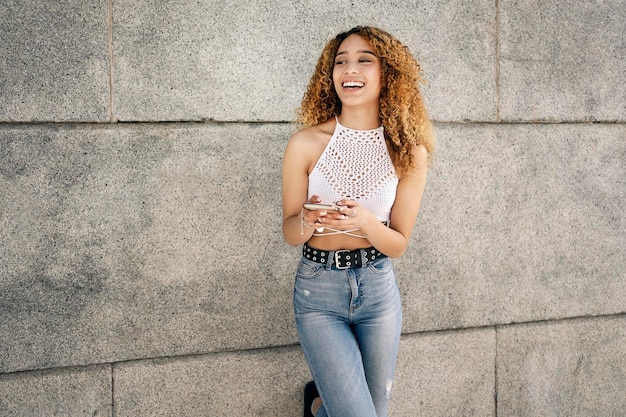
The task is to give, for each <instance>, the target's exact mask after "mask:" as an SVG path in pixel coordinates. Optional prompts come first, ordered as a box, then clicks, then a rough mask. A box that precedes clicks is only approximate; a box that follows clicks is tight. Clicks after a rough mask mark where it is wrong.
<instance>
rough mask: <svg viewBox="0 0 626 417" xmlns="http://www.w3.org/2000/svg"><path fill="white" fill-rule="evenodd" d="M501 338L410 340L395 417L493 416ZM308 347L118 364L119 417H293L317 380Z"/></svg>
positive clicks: (469, 335)
mask: <svg viewBox="0 0 626 417" xmlns="http://www.w3.org/2000/svg"><path fill="white" fill-rule="evenodd" d="M494 361H495V332H494V330H490V329H486V330H477V331H464V332H457V333H440V334H430V335H420V336H409V337H403V339H402V341H401V347H400V358H399V361H398V371H397V373H396V382H395V384H394V385H395V387H394V392H393V394H392V400H391V406H390V408H391V410H390V411H391V414H392V415H394V416H414V415H416V414H419V415H422V414H423V415H429V416H439V415H440V416H450V415H468V414H467V413H470V414H469V415H481V416H489V415H493V411H494V387H495V385H494V384H495V374H494ZM310 378H311V377H310V374H309V371H308V368H307V366H306V362H305V360H304V357H303V356H302V354H301V352H300V348H299V347H297V346H295V347H290V348H277V349H269V350H261V351H253V352H252V351H251V352H233V353H222V354H213V355H201V356H195V357H185V358H172V359H159V360H147V361H137V362H130V363H122V364H118V365H115V368H114V380H115V408H116V410H115V413H116V414H115V415H116V416H119V417H123V416H136V415H151V416H170V415H174V414H176V415H185V416H189V417H193V416H206V415H211V416H241V417H245V416H260V415H269V414H271V415H274V416H284V417H288V416H293V415H299V414H300V413H301V409H302V390H303V388H304V384H305V383H306V382H307V381H309V380H310Z"/></svg>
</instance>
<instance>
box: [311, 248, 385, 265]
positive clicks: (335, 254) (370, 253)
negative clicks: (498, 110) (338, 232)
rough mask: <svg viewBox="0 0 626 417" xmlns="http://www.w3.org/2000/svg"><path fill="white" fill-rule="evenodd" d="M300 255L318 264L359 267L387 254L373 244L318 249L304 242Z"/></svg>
mask: <svg viewBox="0 0 626 417" xmlns="http://www.w3.org/2000/svg"><path fill="white" fill-rule="evenodd" d="M302 256H304V257H305V258H306V259H308V260H309V261H313V262H318V263H320V264H325V265H326V264H330V265H334V266H335V267H336V268H337V269H348V268H359V267H361V266H363V265H366V264H367V263H368V262H372V261H375V260H376V259H378V258H382V257H385V256H387V255H385V254H383V253H382V252H380V251H378V250H377V249H375V248H374V247H373V246H372V247H369V248H365V249H356V250H320V249H316V248H312V247H310V246H309V245H307V244H306V243H305V244H304V246H303V247H302Z"/></svg>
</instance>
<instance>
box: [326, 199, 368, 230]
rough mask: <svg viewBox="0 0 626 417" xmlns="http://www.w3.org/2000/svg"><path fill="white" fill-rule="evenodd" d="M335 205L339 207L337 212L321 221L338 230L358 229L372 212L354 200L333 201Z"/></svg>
mask: <svg viewBox="0 0 626 417" xmlns="http://www.w3.org/2000/svg"><path fill="white" fill-rule="evenodd" d="M334 204H335V205H337V206H338V207H340V210H339V212H338V213H337V214H336V215H334V216H328V217H326V218H324V219H323V223H324V224H326V225H327V226H329V227H333V228H335V229H339V230H352V229H359V228H361V226H362V225H363V224H364V222H366V221H367V219H368V217H370V216H371V215H372V214H371V213H370V212H369V211H368V210H367V209H365V208H363V206H361V205H360V204H359V203H357V202H356V201H354V200H346V199H344V200H340V201H335V202H334Z"/></svg>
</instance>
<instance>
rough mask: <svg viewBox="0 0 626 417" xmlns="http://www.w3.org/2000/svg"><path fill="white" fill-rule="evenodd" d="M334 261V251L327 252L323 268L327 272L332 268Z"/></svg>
mask: <svg viewBox="0 0 626 417" xmlns="http://www.w3.org/2000/svg"><path fill="white" fill-rule="evenodd" d="M334 261H335V251H334V250H331V251H328V259H326V265H325V266H324V268H325V269H326V270H327V271H328V270H330V269H331V268H332V267H333V262H334Z"/></svg>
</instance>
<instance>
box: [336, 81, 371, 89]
mask: <svg viewBox="0 0 626 417" xmlns="http://www.w3.org/2000/svg"><path fill="white" fill-rule="evenodd" d="M364 85H365V84H364V83H362V82H360V81H346V82H344V83H343V84H341V86H342V87H343V88H361V87H363V86H364Z"/></svg>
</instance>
